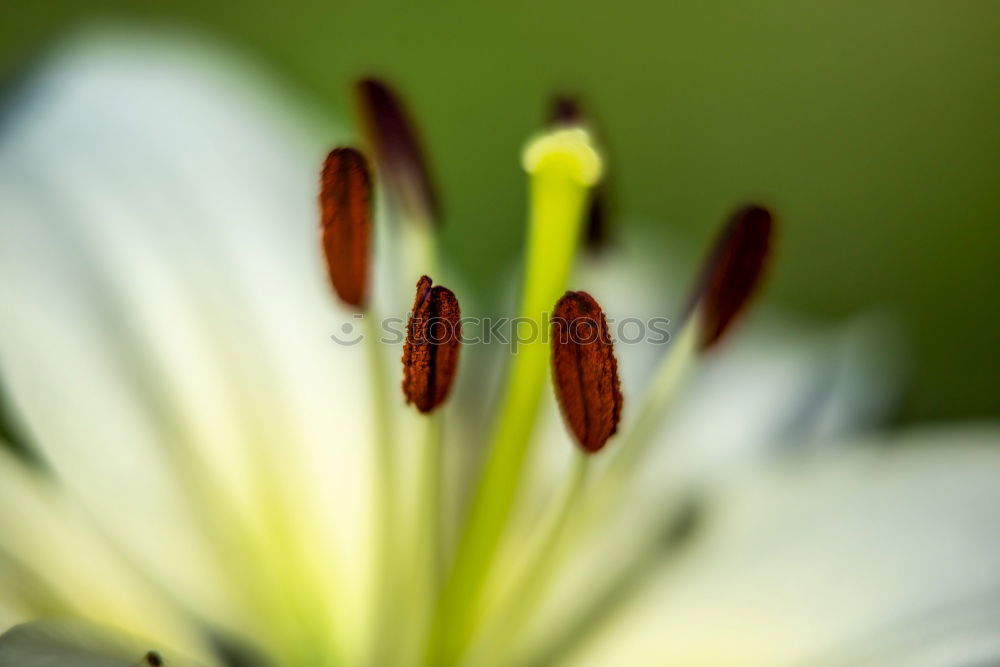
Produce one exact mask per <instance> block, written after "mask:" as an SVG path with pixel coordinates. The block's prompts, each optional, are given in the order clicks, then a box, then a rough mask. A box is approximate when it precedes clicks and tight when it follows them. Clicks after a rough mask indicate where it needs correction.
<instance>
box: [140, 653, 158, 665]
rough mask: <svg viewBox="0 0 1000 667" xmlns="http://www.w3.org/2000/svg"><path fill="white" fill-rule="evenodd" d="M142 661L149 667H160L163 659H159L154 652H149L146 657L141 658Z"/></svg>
mask: <svg viewBox="0 0 1000 667" xmlns="http://www.w3.org/2000/svg"><path fill="white" fill-rule="evenodd" d="M143 660H144V661H145V664H147V665H150V666H151V667H160V666H161V665H163V658H162V657H160V654H159V653H157V652H156V651H149V652H148V653H146V655H145V656H143Z"/></svg>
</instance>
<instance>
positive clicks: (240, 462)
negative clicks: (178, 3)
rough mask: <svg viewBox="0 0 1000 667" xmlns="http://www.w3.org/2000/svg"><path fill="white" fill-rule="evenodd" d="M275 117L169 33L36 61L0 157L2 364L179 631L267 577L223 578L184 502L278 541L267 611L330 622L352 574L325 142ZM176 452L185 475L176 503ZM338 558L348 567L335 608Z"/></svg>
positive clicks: (349, 617)
mask: <svg viewBox="0 0 1000 667" xmlns="http://www.w3.org/2000/svg"><path fill="white" fill-rule="evenodd" d="M275 99H282V94H280V93H278V92H275V90H274V89H273V88H272V87H270V86H269V85H268V84H267V83H266V82H262V81H260V80H259V79H257V78H255V77H252V76H249V75H247V74H246V73H245V72H244V71H243V70H241V69H239V68H238V67H237V66H235V65H233V64H232V63H229V62H226V61H225V60H221V61H220V57H219V56H218V54H215V53H211V52H207V51H206V50H205V49H204V48H202V47H201V46H200V45H198V44H192V43H190V42H186V41H181V42H180V43H178V42H177V41H175V40H174V39H173V38H168V37H162V36H157V35H140V36H137V37H131V38H128V37H126V38H122V37H121V36H115V35H110V36H109V35H99V36H97V37H96V38H88V39H83V40H81V41H80V42H78V43H76V44H74V45H72V46H70V47H67V48H66V49H65V50H64V51H63V52H62V53H60V54H59V55H58V56H57V57H55V58H54V59H53V60H52V62H50V63H49V65H48V67H47V69H45V71H44V73H43V75H42V76H41V78H40V79H39V80H38V81H36V83H35V85H34V87H33V88H31V89H29V93H28V95H27V96H26V97H24V98H23V99H22V100H21V106H20V108H19V109H18V110H17V111H16V112H15V114H14V118H13V120H12V121H11V124H10V126H9V128H8V130H7V132H8V134H7V136H5V137H4V141H3V144H2V148H0V208H2V210H0V217H2V218H3V220H4V224H3V226H2V228H0V308H2V312H3V316H4V322H5V326H4V327H3V330H2V332H0V364H2V369H3V373H4V378H5V381H6V382H7V384H8V386H9V388H10V392H11V395H12V399H13V401H14V403H15V404H16V406H17V408H18V409H19V410H20V412H21V414H22V416H23V418H24V420H25V422H26V424H27V426H28V428H29V431H30V435H31V437H32V439H33V441H34V442H36V443H37V446H38V447H39V448H40V449H41V450H42V452H43V453H44V455H45V457H46V458H47V459H48V460H49V461H51V463H52V465H53V466H54V468H55V469H56V471H57V472H58V474H59V475H60V477H61V478H62V479H63V481H64V483H66V484H67V485H68V486H69V487H70V488H72V489H73V491H74V492H75V493H77V494H78V495H79V497H80V498H81V499H82V500H83V501H84V502H85V503H86V505H87V507H88V509H89V510H90V511H92V512H93V513H94V514H95V515H96V516H97V517H99V519H100V520H101V521H102V523H103V524H105V525H104V527H105V529H106V530H108V532H109V533H110V534H111V535H112V536H113V537H114V538H115V539H116V540H118V541H120V542H121V543H122V544H123V545H124V547H125V549H126V551H127V552H128V553H129V555H130V556H132V557H134V558H136V559H138V560H139V561H140V562H141V563H142V565H143V566H144V567H146V568H148V569H149V570H150V572H151V574H152V576H154V577H155V578H156V579H157V580H160V581H163V582H166V583H167V584H168V585H169V586H171V587H172V588H174V589H175V590H177V591H178V593H179V595H181V596H182V597H183V598H184V599H185V600H187V601H190V603H191V604H192V605H193V606H196V607H198V611H199V613H202V614H205V615H207V616H209V617H211V618H213V619H214V620H217V621H220V622H221V621H223V620H225V619H227V618H228V619H233V618H239V617H240V615H241V614H242V613H243V612H245V611H246V610H245V608H244V605H241V604H240V603H239V596H240V594H241V593H242V589H244V588H246V587H249V586H250V584H255V583H265V582H263V581H261V582H250V584H248V582H246V581H243V582H240V581H234V580H233V577H234V572H233V568H231V567H229V566H228V564H227V563H228V562H230V561H232V560H233V559H237V560H238V561H239V562H242V561H244V560H245V559H248V558H253V557H256V556H257V555H258V554H257V553H256V551H255V552H254V553H246V552H234V551H233V546H232V544H231V543H230V544H228V545H227V543H226V538H225V536H224V535H215V536H206V535H205V534H204V532H200V531H199V529H198V518H199V515H200V514H203V513H204V512H203V510H202V509H201V508H200V507H199V504H202V503H218V501H219V499H220V498H226V497H228V498H230V499H231V501H232V503H233V504H234V506H235V508H237V509H236V510H234V511H235V512H236V513H237V514H236V515H235V516H240V513H242V517H243V519H244V520H246V521H249V522H250V523H251V528H253V527H254V524H255V522H260V523H261V525H260V526H259V529H260V530H262V531H267V530H269V529H271V528H272V527H273V526H271V525H270V524H269V523H267V521H268V520H267V519H264V518H262V515H264V514H265V513H267V514H270V515H274V514H275V513H277V514H279V515H281V517H282V518H281V521H282V522H284V523H285V529H286V530H288V531H290V534H289V535H288V536H286V539H285V540H283V541H282V543H281V544H280V545H279V544H275V545H274V546H273V547H272V549H274V550H275V553H272V554H270V555H268V554H264V555H263V556H261V557H263V558H265V559H266V561H268V562H270V564H272V565H274V564H275V563H273V562H272V561H274V560H275V559H276V558H283V557H284V556H285V555H289V554H295V553H298V556H297V557H298V558H299V559H301V560H300V561H298V562H297V564H296V567H295V568H292V569H294V571H295V572H296V574H295V577H294V581H287V580H286V581H284V582H283V585H281V586H277V587H276V588H274V589H273V590H272V591H271V594H274V595H279V596H281V597H288V598H289V599H288V602H289V604H292V605H298V604H302V603H303V600H301V599H299V600H296V599H295V597H296V596H299V595H306V596H309V597H311V598H313V599H312V600H311V602H312V603H317V604H319V605H320V606H321V607H322V606H327V605H329V607H332V608H334V609H335V610H336V613H337V614H340V615H342V616H344V618H343V619H342V620H343V621H344V624H345V625H349V624H351V623H356V622H357V619H358V618H359V617H363V616H364V613H363V607H364V599H365V598H364V590H363V587H364V583H363V582H367V578H366V576H365V572H366V567H367V563H368V562H369V561H370V559H369V558H367V557H366V556H367V554H366V553H365V551H364V550H365V549H367V545H368V544H369V539H368V537H367V531H368V525H369V524H370V517H369V516H368V514H367V513H366V512H365V511H359V510H358V508H359V507H367V501H368V499H369V497H370V496H369V489H368V487H367V484H366V481H367V480H368V479H369V477H370V475H369V474H368V471H367V465H368V460H367V456H368V454H369V450H370V448H368V447H366V446H364V443H368V442H370V440H371V438H370V433H371V422H372V420H371V419H370V418H369V417H368V416H369V415H370V414H371V410H370V407H369V404H368V399H367V397H368V395H369V390H368V373H367V369H366V366H365V363H366V359H365V354H364V352H363V351H362V349H361V348H360V347H340V346H337V345H335V344H333V343H332V342H331V340H330V338H329V334H331V333H333V332H335V331H336V329H335V327H339V326H340V324H341V323H342V322H344V321H348V322H349V321H350V317H349V315H348V314H347V313H345V312H343V311H340V310H338V308H337V307H336V306H335V305H333V299H332V297H331V296H330V295H329V291H328V289H327V286H326V281H325V276H324V272H323V270H322V266H321V261H320V256H319V250H318V248H317V245H316V242H315V227H316V221H315V216H316V203H315V189H316V181H317V175H316V174H317V169H318V167H317V165H318V164H319V163H320V160H321V158H322V155H323V152H324V151H325V150H326V148H328V144H327V141H328V140H329V136H327V137H326V138H325V139H324V135H331V136H332V134H333V133H331V132H328V131H326V132H324V131H322V130H317V129H315V128H316V127H317V125H316V124H315V123H311V121H310V119H308V118H304V117H303V116H302V115H290V114H289V113H288V110H287V109H285V108H282V107H280V106H279V105H278V104H277V103H275V102H274V100H275ZM359 445H360V446H359ZM189 452H190V453H191V454H189ZM178 453H180V455H181V456H182V457H187V459H185V460H187V461H188V462H189V464H190V461H191V460H194V461H195V465H197V466H198V467H199V469H203V470H205V471H206V472H205V473H204V474H205V475H206V479H205V480H204V481H203V482H202V483H201V484H200V488H197V489H195V494H194V495H192V488H191V485H190V484H185V481H190V480H189V479H188V480H185V477H184V476H183V475H178V474H176V473H177V468H176V465H175V458H176V456H177V455H178ZM192 457H193V459H192ZM261 479H267V480H268V481H267V483H266V484H265V485H264V486H262V485H261V484H260V483H259V482H260V480H261ZM206 486H207V487H210V488H209V489H207V490H209V491H211V492H212V493H210V494H205V491H206V488H205V487H206ZM126 499H127V501H126ZM275 499H281V500H282V502H279V503H275V502H274V501H275ZM262 507H263V508H266V512H265V511H261V508H262ZM333 535H337V537H338V542H337V543H336V544H334V543H333V537H332V536H333ZM265 537H266V535H265ZM165 542H166V543H167V544H169V548H164V544H165ZM307 546H308V547H309V548H308V549H307V548H306V547H307ZM337 561H343V562H347V563H349V564H351V566H352V569H351V570H350V571H348V572H347V573H346V574H345V575H344V579H345V580H346V581H347V584H345V585H347V586H348V589H347V590H344V589H339V590H338V599H337V600H336V601H333V600H331V599H330V598H332V597H333V596H331V595H328V594H329V593H330V592H331V589H332V587H334V586H335V583H334V581H333V580H332V579H331V577H333V576H334V574H333V572H335V571H336V567H335V565H336V562H337ZM268 562H265V563H264V564H262V565H267V564H268ZM261 579H262V580H266V577H262V578H261ZM227 582H228V583H229V584H230V585H229V586H228V590H227V586H226V585H225V584H226V583H227ZM306 582H308V584H307V583H306ZM358 582H362V583H358ZM234 589H236V590H234ZM285 589H290V591H289V590H285ZM345 609H346V610H350V613H348V612H347V611H344V610H345ZM288 622H289V623H293V621H292V620H289V621H288ZM338 625H340V624H339V623H338Z"/></svg>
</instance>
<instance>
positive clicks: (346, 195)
mask: <svg viewBox="0 0 1000 667" xmlns="http://www.w3.org/2000/svg"><path fill="white" fill-rule="evenodd" d="M371 192H372V183H371V175H370V173H369V170H368V163H367V161H366V160H365V157H364V156H363V155H362V154H361V153H360V152H359V151H358V150H356V149H354V148H336V149H334V150H333V151H331V152H330V154H329V155H328V156H327V157H326V161H325V162H324V163H323V173H322V175H321V183H320V192H319V204H320V215H321V218H320V233H321V237H322V238H321V241H322V244H323V255H324V257H325V258H326V268H327V272H328V273H329V275H330V282H331V283H333V288H334V290H336V292H337V295H338V296H339V297H340V298H341V300H342V301H344V303H346V304H348V305H350V306H354V307H356V308H362V307H364V305H365V299H366V297H367V294H368V261H369V246H370V244H371V217H372V197H371Z"/></svg>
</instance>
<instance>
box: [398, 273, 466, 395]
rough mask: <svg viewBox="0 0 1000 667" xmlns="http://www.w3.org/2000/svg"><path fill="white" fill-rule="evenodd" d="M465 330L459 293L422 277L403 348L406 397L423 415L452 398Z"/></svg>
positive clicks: (404, 392) (404, 390) (419, 281)
mask: <svg viewBox="0 0 1000 667" xmlns="http://www.w3.org/2000/svg"><path fill="white" fill-rule="evenodd" d="M461 327H462V325H461V312H460V311H459V308H458V299H456V298H455V294H454V293H453V292H452V291H451V290H450V289H448V288H446V287H441V286H432V281H431V279H430V278H428V277H427V276H423V277H421V278H420V280H418V281H417V296H416V298H415V299H414V301H413V312H412V313H410V321H409V322H408V323H407V325H406V343H405V344H404V345H403V394H404V395H405V396H406V402H407V403H412V404H413V405H415V406H416V407H417V409H418V410H420V411H421V412H431V411H432V410H434V409H435V408H436V407H438V406H439V405H441V403H443V402H444V400H445V399H446V398H447V397H448V391H449V390H450V389H451V384H452V380H454V379H455V370H456V368H457V367H458V353H459V349H460V348H459V344H460V343H461V339H462V328H461Z"/></svg>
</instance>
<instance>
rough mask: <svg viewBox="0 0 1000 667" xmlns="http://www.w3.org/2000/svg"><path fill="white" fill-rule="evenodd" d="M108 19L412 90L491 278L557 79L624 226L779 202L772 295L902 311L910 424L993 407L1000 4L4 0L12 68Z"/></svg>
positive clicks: (833, 313) (327, 82)
mask: <svg viewBox="0 0 1000 667" xmlns="http://www.w3.org/2000/svg"><path fill="white" fill-rule="evenodd" d="M104 19H113V20H119V21H120V20H126V21H129V22H136V23H139V24H144V23H152V24H162V23H168V24H172V25H181V26H191V27H193V28H195V29H197V30H199V31H201V32H203V33H205V34H207V35H208V36H210V37H213V38H217V39H221V40H223V41H224V42H226V43H228V44H230V45H232V46H234V47H236V48H237V49H238V50H240V51H243V52H245V53H248V54H249V55H250V56H251V57H252V58H254V59H256V61H257V62H258V64H260V65H262V66H263V67H264V68H266V69H268V70H270V72H271V73H273V74H275V75H277V76H280V77H282V78H283V79H284V80H285V81H287V82H288V83H289V84H290V85H292V86H295V87H297V88H298V89H299V90H301V91H302V92H303V93H304V94H305V95H307V96H309V97H311V98H313V100H315V101H317V102H319V103H320V104H323V105H326V107H327V108H329V110H330V113H331V114H337V115H343V114H347V113H348V112H349V109H348V103H347V97H346V90H347V88H348V85H349V82H350V81H351V80H352V78H353V77H355V76H356V75H358V74H359V73H369V72H374V73H379V74H382V75H384V76H386V77H387V78H389V79H390V80H392V81H394V82H396V83H397V84H398V85H399V87H400V88H401V89H402V91H403V92H404V93H405V94H406V96H407V98H408V100H409V102H410V106H411V108H412V109H413V111H414V112H415V114H416V116H417V117H418V119H419V121H420V124H421V126H422V129H423V134H424V138H425V142H426V143H427V144H428V145H429V146H430V147H431V149H432V150H431V158H432V163H433V166H434V168H435V172H436V174H437V177H438V181H439V186H440V188H441V190H442V193H443V196H444V200H445V205H446V212H447V218H448V219H447V222H448V225H447V231H446V234H447V238H446V245H447V248H448V249H449V251H450V252H451V253H453V254H455V255H458V256H460V258H461V262H462V263H463V264H464V266H465V268H466V269H467V270H468V271H469V273H470V275H471V276H472V277H473V280H474V283H475V284H476V285H477V286H478V287H479V288H480V289H482V290H484V291H486V290H488V289H489V287H490V285H491V281H490V279H491V278H492V277H495V276H496V275H497V272H498V271H501V270H502V268H503V267H505V266H507V265H509V262H510V261H511V260H512V258H514V257H516V256H517V253H518V252H519V247H520V243H521V234H522V223H521V218H522V211H523V205H524V195H523V178H522V176H521V175H520V174H519V173H518V170H517V169H512V168H511V165H512V164H513V163H514V161H515V160H516V154H517V150H518V148H519V147H520V145H521V143H522V141H523V139H524V138H525V136H526V135H527V133H528V132H530V131H531V130H532V129H534V128H536V127H537V126H538V123H539V120H540V118H541V117H542V115H543V113H544V108H545V101H546V100H547V99H548V98H549V96H550V94H551V93H552V92H554V91H570V92H577V93H581V94H582V95H583V97H584V99H585V100H586V103H587V107H588V108H589V109H590V110H591V111H593V112H594V113H595V114H596V115H597V117H598V119H599V121H600V124H601V126H602V129H603V130H604V133H605V136H606V138H607V140H608V143H609V145H610V148H611V152H612V155H613V159H614V163H613V169H614V176H615V180H614V183H613V185H614V191H615V195H616V197H615V203H616V209H615V218H616V219H617V220H620V221H626V220H627V221H628V224H642V225H646V226H648V227H649V228H650V229H651V230H663V237H664V242H666V239H667V238H670V239H679V240H680V241H682V242H685V243H686V244H689V245H691V246H692V247H699V246H700V245H703V244H705V243H706V242H707V240H708V239H709V238H710V236H711V234H712V231H713V229H714V228H715V227H716V225H717V224H718V223H719V222H720V220H721V219H722V218H723V216H724V215H725V213H726V212H727V210H729V209H730V208H731V207H732V206H733V205H734V204H737V203H740V202H743V201H745V200H748V199H761V200H763V201H765V202H768V203H771V204H773V205H774V206H775V208H776V209H777V210H778V212H779V215H780V217H781V222H782V228H781V233H782V236H781V238H780V256H779V261H778V262H777V264H776V270H775V271H774V273H773V274H772V276H771V283H770V285H769V291H768V298H769V299H770V301H771V302H772V303H774V304H776V305H780V306H785V307H788V308H792V309H795V310H797V311H800V312H806V313H809V314H812V315H814V316H817V317H819V318H823V319H831V320H832V319H838V318H842V317H844V316H847V315H850V314H852V313H857V312H861V311H864V310H868V309H872V308H878V309H883V310H887V311H888V312H890V313H893V314H895V315H897V316H898V317H899V318H900V320H901V322H902V323H903V325H904V327H905V328H906V329H907V330H908V331H909V333H910V334H911V335H912V338H913V349H912V352H913V354H914V357H915V366H914V373H913V377H912V384H911V385H910V389H909V392H908V394H907V396H906V398H905V403H904V405H903V407H902V414H901V417H902V418H903V419H904V420H907V421H910V420H915V419H920V420H923V419H938V418H952V417H984V416H993V417H995V416H998V415H1000V391H998V390H997V389H996V386H995V383H996V381H997V379H998V377H1000V354H998V351H997V346H998V344H1000V335H998V328H1000V309H998V308H997V300H996V294H997V292H998V289H1000V269H998V259H1000V252H998V250H1000V224H998V223H1000V2H996V1H995V0H981V1H978V2H976V1H956V0H951V1H946V0H900V1H898V2H889V1H884V0H850V1H844V0H841V1H838V2H807V1H803V0H770V1H764V0H756V1H740V2H732V1H730V2H711V1H703V0H688V1H686V2H664V1H651V0H643V1H641V2H624V3H623V2H611V1H608V0H601V1H600V2H595V1H590V2H580V1H576V2H569V1H559V2H539V1H537V0H515V1H513V2H505V3H490V4H486V3H473V2H447V3H433V4H432V3H415V2H401V1H399V0H392V1H382V2H317V1H315V0H290V1H285V2H277V1H274V0H263V1H262V0H249V1H244V2H209V1H206V0H173V1H170V2H164V1H162V0H161V1H159V2H150V1H148V0H113V1H107V2H104V1H102V2H97V1H95V0H34V1H32V2H28V1H26V0H3V10H2V20H0V76H2V77H3V80H4V81H8V80H10V79H12V78H14V77H15V76H16V74H17V73H18V72H20V71H22V70H23V67H24V66H25V65H26V64H27V63H29V62H30V60H31V59H32V58H33V57H34V56H35V55H37V54H38V53H39V52H40V51H41V50H42V49H44V48H45V46H46V45H47V44H49V43H51V42H52V41H54V40H56V39H58V38H59V36H60V35H62V34H65V32H66V31H67V30H70V29H72V28H73V27H74V26H77V25H79V24H80V23H81V22H92V21H94V20H104Z"/></svg>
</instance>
